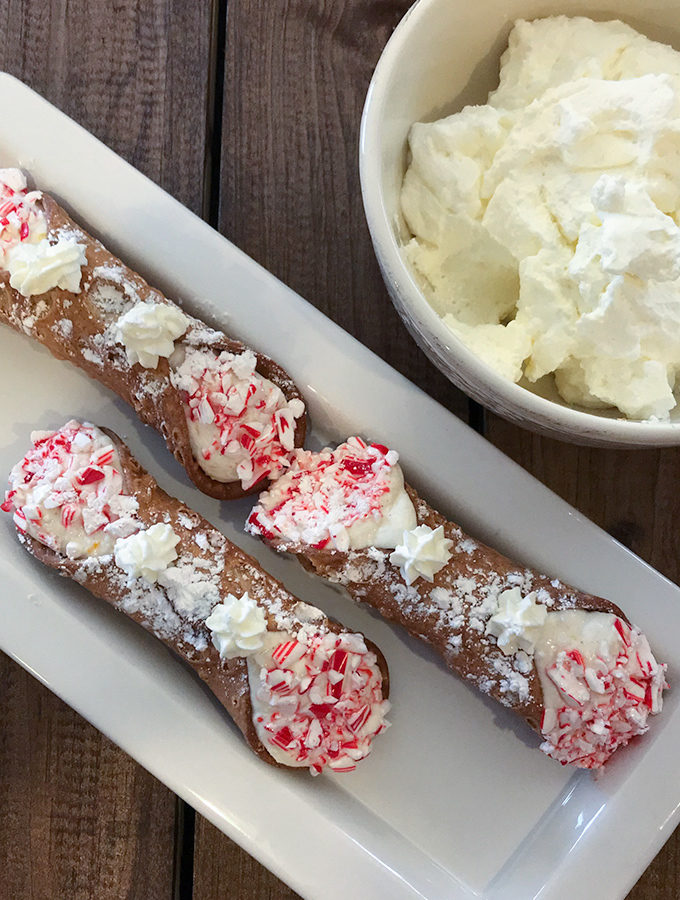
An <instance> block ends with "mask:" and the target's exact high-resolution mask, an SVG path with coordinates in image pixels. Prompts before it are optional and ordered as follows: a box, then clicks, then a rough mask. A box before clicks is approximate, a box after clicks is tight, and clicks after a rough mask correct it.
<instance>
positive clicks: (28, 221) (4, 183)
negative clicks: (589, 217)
mask: <svg viewBox="0 0 680 900" xmlns="http://www.w3.org/2000/svg"><path fill="white" fill-rule="evenodd" d="M41 197H42V193H41V192H40V191H29V190H28V189H27V187H26V178H25V177H24V174H23V172H21V171H20V170H19V169H0V266H1V267H2V268H6V264H7V263H6V255H7V251H8V250H10V249H11V248H12V247H16V246H17V245H19V244H22V243H30V244H34V243H38V242H39V241H41V240H42V239H43V238H44V237H45V236H46V234H47V222H46V221H45V216H44V214H43V212H42V210H40V209H39V208H38V207H37V206H36V203H37V201H38V200H40V199H41Z"/></svg>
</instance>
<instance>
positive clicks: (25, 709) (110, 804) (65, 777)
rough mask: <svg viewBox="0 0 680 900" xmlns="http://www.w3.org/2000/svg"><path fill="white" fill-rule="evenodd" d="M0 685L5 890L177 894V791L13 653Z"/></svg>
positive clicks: (17, 894)
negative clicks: (15, 659)
mask: <svg viewBox="0 0 680 900" xmlns="http://www.w3.org/2000/svg"><path fill="white" fill-rule="evenodd" d="M0 684H2V688H3V689H2V701H1V702H0V809H1V810H2V828H0V897H3V898H7V900H10V898H11V900H29V898H30V900H60V898H68V900H91V898H94V897H96V898H97V900H114V898H124V897H131V898H137V897H138V898H145V900H146V898H148V900H156V898H158V900H166V898H168V897H170V895H171V890H172V883H173V852H174V850H173V842H174V811H175V798H174V797H173V795H172V793H171V792H170V791H168V790H167V789H166V788H165V787H163V785H161V784H160V783H159V782H157V781H156V780H155V779H153V778H151V776H150V775H147V773H146V772H145V771H144V770H143V769H142V768H141V767H140V766H138V765H137V764H136V763H135V762H133V761H132V760H131V759H130V758H129V757H128V756H126V755H125V754H124V753H123V752H122V751H121V750H119V749H118V748H117V747H116V746H115V745H114V744H112V743H111V741H109V740H108V739H107V738H105V737H104V736H103V735H102V734H100V733H99V732H98V731H96V729H94V728H93V727H92V726H91V725H88V724H87V723H86V722H85V721H83V719H81V718H80V716H79V715H78V714H77V713H75V712H73V710H71V709H69V708H68V707H67V706H66V704H64V703H62V702H61V700H59V699H58V698H57V697H56V696H55V695H54V694H51V693H50V692H49V691H48V690H47V689H46V688H44V687H43V686H42V685H40V684H39V683H38V682H37V681H36V680H35V679H33V678H32V677H31V676H30V675H28V674H27V673H26V672H24V670H23V669H21V668H20V667H19V666H17V665H16V664H15V663H13V662H11V661H10V660H9V658H8V657H7V656H5V655H4V654H0Z"/></svg>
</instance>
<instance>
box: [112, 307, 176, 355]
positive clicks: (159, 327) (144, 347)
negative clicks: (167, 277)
mask: <svg viewBox="0 0 680 900" xmlns="http://www.w3.org/2000/svg"><path fill="white" fill-rule="evenodd" d="M188 325H189V319H188V318H187V317H186V316H185V315H184V313H183V312H182V310H181V309H179V308H178V307H177V306H173V305H171V304H169V303H150V302H148V301H141V302H140V303H136V304H135V305H134V306H133V307H132V308H131V309H129V310H128V311H127V312H125V313H123V315H122V316H121V317H120V318H119V319H118V321H117V322H116V325H115V337H116V341H117V343H119V344H123V346H124V347H125V352H126V354H127V358H128V362H129V363H130V365H134V363H139V364H140V365H142V366H144V368H145V369H155V368H156V366H157V365H158V360H159V358H160V357H161V356H163V357H168V356H171V355H172V352H173V351H174V349H175V340H176V339H177V338H178V337H181V336H182V335H183V334H184V332H185V331H186V330H187V327H188Z"/></svg>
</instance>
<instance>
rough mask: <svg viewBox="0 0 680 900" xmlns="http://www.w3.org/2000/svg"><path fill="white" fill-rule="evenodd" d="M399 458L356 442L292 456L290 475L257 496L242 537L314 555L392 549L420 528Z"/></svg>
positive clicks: (287, 474)
mask: <svg viewBox="0 0 680 900" xmlns="http://www.w3.org/2000/svg"><path fill="white" fill-rule="evenodd" d="M398 459H399V457H398V454H397V453H396V452H395V451H394V450H388V449H387V447H384V446H382V445H381V444H367V443H365V442H364V441H363V440H361V438H358V437H351V438H348V439H347V441H346V442H345V443H344V444H340V445H339V446H338V447H337V449H335V450H330V449H329V448H326V449H325V450H322V451H321V452H320V453H313V452H312V451H310V450H297V451H296V452H295V455H294V458H293V463H292V465H291V467H290V469H289V470H288V472H286V473H285V474H284V475H283V476H282V477H281V478H279V479H278V481H276V482H275V483H274V484H273V485H272V486H271V488H269V490H268V491H265V492H263V493H262V494H260V497H259V502H258V504H257V506H255V508H254V509H253V511H252V512H251V514H250V516H249V517H248V522H247V525H246V530H247V531H249V532H250V533H251V534H257V535H261V536H262V537H265V538H269V539H271V538H276V539H279V540H280V541H281V542H283V543H291V544H295V543H302V544H306V545H308V546H311V547H314V548H316V549H322V548H324V547H329V549H336V550H341V551H347V550H349V549H350V548H351V549H359V548H363V547H370V546H373V547H386V548H394V547H396V546H397V544H398V543H399V542H400V541H401V540H402V538H403V535H404V531H409V530H411V529H413V528H415V526H416V524H417V522H416V512H415V509H414V507H413V503H412V502H411V500H410V498H409V496H408V494H407V493H406V490H405V488H404V477H403V475H402V472H401V469H400V467H399V466H398V465H397V461H398Z"/></svg>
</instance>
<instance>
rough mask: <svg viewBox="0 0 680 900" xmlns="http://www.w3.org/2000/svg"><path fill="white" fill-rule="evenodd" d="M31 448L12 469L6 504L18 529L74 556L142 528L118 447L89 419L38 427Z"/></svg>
mask: <svg viewBox="0 0 680 900" xmlns="http://www.w3.org/2000/svg"><path fill="white" fill-rule="evenodd" d="M31 441H32V443H33V447H32V448H31V449H30V450H29V451H28V453H27V454H26V456H25V457H24V458H23V459H22V460H21V462H19V463H17V464H16V465H15V466H14V468H13V469H12V471H11V473H10V477H9V489H8V490H7V493H6V495H5V502H4V503H3V504H2V509H3V510H4V511H5V512H11V513H13V516H14V523H15V525H16V527H17V530H18V531H19V532H22V533H25V534H28V535H30V536H31V537H33V538H35V539H36V540H38V541H40V542H41V543H42V544H45V546H47V547H49V548H50V549H51V550H54V551H55V552H57V553H63V554H65V555H66V556H68V557H69V558H71V559H79V558H81V557H87V556H101V555H104V554H107V553H111V552H112V551H113V547H114V545H115V542H116V540H118V539H119V538H122V537H127V536H128V535H130V534H133V533H134V532H136V531H138V530H139V528H140V527H141V525H140V522H139V521H138V520H137V519H136V518H135V513H136V512H137V508H138V504H137V500H136V499H135V498H134V497H130V496H127V495H125V494H123V476H122V474H121V466H120V459H119V455H118V451H117V450H116V448H115V447H114V446H113V444H112V443H111V440H110V438H109V437H108V436H107V435H106V434H104V433H103V432H102V431H100V430H99V429H98V428H96V427H95V426H94V425H89V424H87V423H85V424H81V423H80V422H76V421H75V420H71V421H70V422H67V423H66V425H64V426H63V428H60V429H59V431H54V432H51V431H48V432H34V433H33V434H32V435H31Z"/></svg>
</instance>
